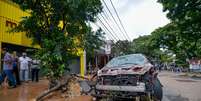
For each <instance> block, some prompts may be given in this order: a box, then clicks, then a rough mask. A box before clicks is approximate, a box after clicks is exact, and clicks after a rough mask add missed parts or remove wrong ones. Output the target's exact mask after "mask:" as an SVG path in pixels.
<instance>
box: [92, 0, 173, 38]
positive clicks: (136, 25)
mask: <svg viewBox="0 0 201 101" xmlns="http://www.w3.org/2000/svg"><path fill="white" fill-rule="evenodd" d="M104 1H105V2H106V3H107V5H108V7H109V9H110V10H111V12H112V14H113V16H114V17H115V18H116V21H118V19H117V17H116V15H115V12H114V10H113V8H112V6H111V3H110V2H109V0H104ZM112 1H113V4H114V6H115V8H116V10H117V12H118V14H119V16H120V19H121V20H122V23H123V25H124V27H125V29H126V31H127V33H128V36H129V37H130V39H131V40H132V39H134V38H137V37H139V36H142V35H148V34H150V33H151V32H152V31H154V30H155V29H156V28H158V27H161V26H164V25H166V24H167V23H169V22H170V21H169V20H168V19H167V18H166V14H165V13H164V12H162V5H161V4H159V3H157V0H112ZM103 5H104V4H103ZM104 11H106V13H107V14H109V12H108V11H107V9H106V7H104ZM109 16H110V18H107V21H108V23H109V24H110V26H111V27H112V28H113V30H114V31H115V33H113V34H115V35H118V37H119V39H125V38H124V37H123V35H122V34H120V33H121V32H120V31H119V30H118V27H117V26H116V24H115V23H114V21H112V20H111V19H112V17H111V15H109ZM100 18H101V19H102V21H104V19H103V18H102V17H101V16H100ZM97 24H98V25H100V26H101V23H100V22H97ZM104 24H105V25H106V26H107V23H106V22H104ZM119 25H120V24H119ZM92 26H93V28H94V29H95V27H94V25H92ZM107 27H108V26H107ZM108 29H109V27H108ZM106 38H107V39H111V35H110V34H109V33H107V31H106Z"/></svg>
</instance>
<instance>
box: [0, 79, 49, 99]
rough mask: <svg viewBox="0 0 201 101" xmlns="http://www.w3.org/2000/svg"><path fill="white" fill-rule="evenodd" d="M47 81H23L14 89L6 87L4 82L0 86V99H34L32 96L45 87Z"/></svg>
mask: <svg viewBox="0 0 201 101" xmlns="http://www.w3.org/2000/svg"><path fill="white" fill-rule="evenodd" d="M47 84H48V82H47V81H46V80H41V81H40V82H38V83H36V82H30V83H23V84H22V85H20V86H18V87H17V88H14V89H8V88H7V85H6V84H3V85H2V86H1V87H0V101H34V98H35V97H36V96H37V95H38V94H40V93H41V92H42V91H44V90H45V89H47Z"/></svg>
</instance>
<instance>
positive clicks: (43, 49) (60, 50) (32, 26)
mask: <svg viewBox="0 0 201 101" xmlns="http://www.w3.org/2000/svg"><path fill="white" fill-rule="evenodd" d="M12 1H13V2H15V3H16V4H18V5H19V6H20V8H21V9H22V10H24V11H26V12H28V13H29V14H30V15H29V16H26V17H23V20H22V21H21V22H20V23H19V24H18V26H17V27H16V28H15V29H13V31H16V32H19V31H20V32H25V33H26V35H27V36H28V37H30V38H31V39H32V40H33V44H38V45H40V49H39V50H37V51H36V54H35V55H36V57H37V58H38V59H39V60H41V67H42V69H43V70H44V71H45V74H46V76H47V77H48V79H49V80H50V83H52V84H54V83H55V82H56V84H59V83H61V82H60V81H61V79H62V77H63V76H64V72H65V71H66V70H68V64H69V62H70V60H72V59H73V58H74V57H76V56H77V53H78V51H80V50H81V51H83V50H84V49H85V47H87V49H88V47H90V46H88V45H89V44H88V42H89V41H90V39H91V38H89V37H96V38H97V37H98V36H97V34H94V32H92V31H91V27H90V26H89V25H88V24H87V23H89V22H95V20H96V19H95V18H96V16H97V14H98V13H100V12H101V11H102V5H101V1H100V0H12ZM98 32H100V31H98ZM99 34H102V33H99ZM99 41H100V40H99ZM56 84H55V85H56ZM55 85H54V86H55Z"/></svg>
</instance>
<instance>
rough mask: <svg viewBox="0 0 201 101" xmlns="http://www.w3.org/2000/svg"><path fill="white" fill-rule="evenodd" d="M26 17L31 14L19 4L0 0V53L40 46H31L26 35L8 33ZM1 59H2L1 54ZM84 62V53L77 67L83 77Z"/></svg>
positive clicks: (21, 50)
mask: <svg viewBox="0 0 201 101" xmlns="http://www.w3.org/2000/svg"><path fill="white" fill-rule="evenodd" d="M24 16H29V14H28V13H27V12H24V11H22V10H21V9H20V8H19V6H18V5H17V4H15V3H13V2H11V1H9V0H0V49H1V50H0V53H2V52H1V51H2V49H3V48H9V49H10V50H13V51H17V52H19V53H20V52H23V51H25V50H26V49H27V48H38V46H32V45H31V43H32V41H31V39H29V38H27V37H26V34H25V33H22V32H20V33H9V32H8V31H9V30H10V29H12V28H14V27H16V26H17V24H18V23H19V21H20V20H21V19H22V17H24ZM0 58H2V56H1V54H0ZM84 61H85V57H84V52H79V56H78V59H77V64H79V65H75V66H76V67H75V68H76V69H75V70H77V71H76V72H77V73H80V74H81V75H84V72H85V65H84V63H85V62H84ZM1 65H2V63H1Z"/></svg>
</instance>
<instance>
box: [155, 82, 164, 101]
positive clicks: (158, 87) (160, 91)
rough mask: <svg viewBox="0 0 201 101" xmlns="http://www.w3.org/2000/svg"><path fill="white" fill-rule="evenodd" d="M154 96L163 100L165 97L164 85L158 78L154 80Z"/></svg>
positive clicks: (159, 100) (160, 100)
mask: <svg viewBox="0 0 201 101" xmlns="http://www.w3.org/2000/svg"><path fill="white" fill-rule="evenodd" d="M153 85H154V86H153V97H154V98H155V99H157V100H158V101H162V98H163V89H162V85H161V83H160V81H159V79H158V78H156V79H155V80H154V81H153Z"/></svg>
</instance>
